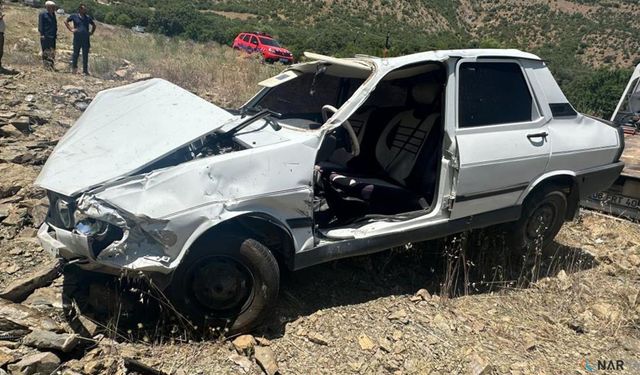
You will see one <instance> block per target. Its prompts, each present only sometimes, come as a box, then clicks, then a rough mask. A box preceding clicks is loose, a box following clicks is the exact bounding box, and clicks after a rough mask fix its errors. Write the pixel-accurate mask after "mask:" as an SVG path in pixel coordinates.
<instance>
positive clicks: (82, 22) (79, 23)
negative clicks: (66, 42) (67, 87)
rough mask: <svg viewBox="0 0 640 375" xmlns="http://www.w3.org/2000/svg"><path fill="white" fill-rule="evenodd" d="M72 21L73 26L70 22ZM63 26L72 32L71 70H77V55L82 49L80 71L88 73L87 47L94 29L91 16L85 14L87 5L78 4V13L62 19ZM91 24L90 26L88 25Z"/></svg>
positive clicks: (75, 71) (94, 25)
mask: <svg viewBox="0 0 640 375" xmlns="http://www.w3.org/2000/svg"><path fill="white" fill-rule="evenodd" d="M71 22H73V27H71V25H70V23H71ZM64 24H65V26H66V27H67V29H69V31H71V32H72V33H73V54H72V55H71V71H72V72H73V73H74V74H75V73H77V72H78V57H79V56H80V50H82V72H83V73H84V74H85V75H89V49H90V48H91V42H90V39H91V35H93V33H94V32H95V31H96V24H95V22H93V18H92V17H91V16H90V15H88V14H87V6H86V5H84V4H80V7H78V13H75V14H72V15H70V16H69V18H67V19H66V21H64ZM89 26H91V28H90V27H89Z"/></svg>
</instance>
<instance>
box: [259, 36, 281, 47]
mask: <svg viewBox="0 0 640 375" xmlns="http://www.w3.org/2000/svg"><path fill="white" fill-rule="evenodd" d="M260 43H262V44H264V45H265V46H271V47H280V45H279V44H278V42H276V41H275V40H273V39H270V38H262V37H261V38H260Z"/></svg>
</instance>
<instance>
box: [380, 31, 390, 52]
mask: <svg viewBox="0 0 640 375" xmlns="http://www.w3.org/2000/svg"><path fill="white" fill-rule="evenodd" d="M389 38H390V35H389V32H388V31H387V39H386V40H385V41H384V50H383V51H382V57H383V58H387V55H388V54H389V48H391V43H390V40H389Z"/></svg>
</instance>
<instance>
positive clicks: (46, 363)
mask: <svg viewBox="0 0 640 375" xmlns="http://www.w3.org/2000/svg"><path fill="white" fill-rule="evenodd" d="M59 365H60V358H58V356H57V355H55V354H53V353H49V352H45V353H38V354H33V355H29V356H26V357H23V358H22V359H21V360H20V361H19V362H16V363H13V364H10V365H9V367H8V368H9V371H10V372H11V374H12V375H32V374H51V373H53V372H54V371H55V370H56V369H57V368H58V366H59Z"/></svg>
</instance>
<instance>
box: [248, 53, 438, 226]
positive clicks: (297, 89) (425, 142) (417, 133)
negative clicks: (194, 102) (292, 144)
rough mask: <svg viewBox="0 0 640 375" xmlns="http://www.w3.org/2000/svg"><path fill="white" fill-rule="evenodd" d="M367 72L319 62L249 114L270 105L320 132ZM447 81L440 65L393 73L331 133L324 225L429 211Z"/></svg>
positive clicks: (325, 162)
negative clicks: (313, 69) (321, 127)
mask: <svg viewBox="0 0 640 375" xmlns="http://www.w3.org/2000/svg"><path fill="white" fill-rule="evenodd" d="M368 75H369V72H366V73H363V72H361V71H360V72H358V71H354V70H349V69H345V68H344V67H339V66H335V65H333V66H332V65H330V64H327V65H322V64H318V65H317V66H316V68H315V71H307V72H304V73H301V74H299V76H297V77H296V78H295V79H291V80H289V81H287V82H284V83H281V84H278V85H277V86H275V87H272V88H269V89H267V90H264V91H263V93H262V94H259V95H258V96H257V97H256V98H254V100H253V101H251V102H250V103H248V104H247V106H246V109H247V110H254V111H257V110H261V109H265V108H268V109H270V110H272V111H275V112H278V113H280V114H281V116H280V117H279V118H278V122H279V123H281V124H285V125H289V126H295V127H297V128H301V129H308V130H313V129H318V128H319V127H320V126H322V124H323V123H325V122H326V121H327V119H328V118H329V117H331V116H332V115H333V113H335V112H336V111H337V108H340V106H342V105H343V104H344V103H345V102H346V101H347V100H348V99H349V98H350V97H351V96H352V95H353V94H354V93H355V91H356V90H357V89H358V88H359V87H360V86H361V85H362V83H363V82H364V81H365V79H366V78H367V76H368ZM275 78H276V79H277V78H278V77H275ZM445 84H446V68H445V67H444V65H443V64H441V63H438V62H428V63H419V64H412V65H409V66H406V67H403V68H400V69H397V70H394V71H393V72H391V73H389V74H388V75H387V76H386V77H385V78H384V79H383V80H382V81H380V82H379V83H378V85H377V86H376V88H375V90H374V91H373V92H371V94H370V96H369V98H368V99H367V100H366V102H365V103H364V104H363V105H361V106H360V108H359V109H358V110H357V111H356V112H355V113H354V114H353V115H352V116H350V118H349V119H348V120H347V121H345V122H344V123H343V124H342V125H341V126H340V127H338V128H336V129H335V130H333V131H332V132H331V133H329V134H327V135H326V136H325V138H324V140H323V143H322V145H321V147H320V149H319V151H318V154H317V159H316V167H315V201H314V221H315V224H316V225H317V226H318V228H327V229H331V228H338V227H342V226H346V225H350V224H354V225H357V223H366V222H368V221H370V220H376V219H380V218H384V219H385V220H395V219H398V220H401V219H403V218H404V217H407V215H409V216H411V215H416V216H417V215H423V214H425V213H426V212H428V211H430V209H431V207H432V206H433V202H434V197H435V196H436V188H437V183H438V177H439V173H438V171H439V161H440V159H441V155H442V138H443V131H444V129H443V121H442V120H443V108H444V107H443V98H444V96H443V94H444V87H445ZM399 214H403V216H399Z"/></svg>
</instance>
